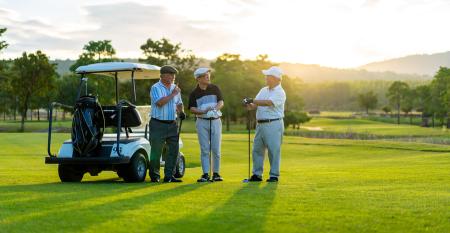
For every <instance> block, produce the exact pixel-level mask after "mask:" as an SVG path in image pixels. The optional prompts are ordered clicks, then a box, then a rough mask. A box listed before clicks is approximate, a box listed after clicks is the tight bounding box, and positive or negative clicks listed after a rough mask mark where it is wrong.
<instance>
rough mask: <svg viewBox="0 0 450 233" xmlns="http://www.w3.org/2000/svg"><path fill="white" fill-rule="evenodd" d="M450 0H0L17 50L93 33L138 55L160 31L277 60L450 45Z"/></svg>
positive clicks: (361, 59) (55, 53)
mask: <svg viewBox="0 0 450 233" xmlns="http://www.w3.org/2000/svg"><path fill="white" fill-rule="evenodd" d="M449 12H450V1H449V0H316V1H311V0H308V1H303V0H298V1H289V0H277V1H262V0H245V1H244V0H165V1H120V0H96V1H88V0H78V1H69V0H41V1H37V0H36V1H31V0H0V27H7V28H8V31H7V32H6V34H5V36H4V39H5V40H6V41H7V42H8V43H9V44H10V46H9V47H8V48H7V49H6V50H5V51H3V53H2V54H0V56H2V57H4V58H14V57H17V56H19V55H20V54H21V53H22V52H23V51H27V52H34V51H35V50H37V49H41V50H42V51H44V52H45V53H46V54H47V55H49V56H50V58H51V59H56V58H60V59H65V58H72V59H76V58H77V57H78V55H79V54H80V53H81V51H82V47H83V45H84V44H86V43H87V42H88V41H89V40H104V39H109V40H112V45H113V46H114V47H115V48H116V51H117V56H118V57H131V58H137V57H142V53H141V50H140V49H139V47H140V45H142V44H143V43H144V42H145V41H146V40H147V39H148V38H152V39H160V38H162V37H166V38H168V39H170V40H171V41H172V42H180V43H181V44H182V47H183V48H186V49H191V50H192V51H193V52H194V53H195V54H196V55H198V56H202V57H205V58H210V59H211V58H215V57H217V56H218V55H220V54H222V53H225V52H227V53H239V54H241V55H242V57H244V58H254V57H255V56H256V55H258V54H268V55H269V58H270V59H271V60H273V61H277V62H282V61H286V62H295V63H305V64H320V65H323V66H331V67H342V68H345V67H356V66H360V65H363V64H366V63H369V62H373V61H380V60H384V59H389V58H395V57H401V56H406V55H411V54H424V53H438V52H445V51H449V50H450V30H448V27H449V25H448V23H449V22H450V15H449Z"/></svg>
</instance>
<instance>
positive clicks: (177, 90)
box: [172, 85, 181, 96]
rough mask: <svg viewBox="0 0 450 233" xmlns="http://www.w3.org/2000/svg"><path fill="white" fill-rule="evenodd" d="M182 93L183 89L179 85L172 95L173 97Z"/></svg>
mask: <svg viewBox="0 0 450 233" xmlns="http://www.w3.org/2000/svg"><path fill="white" fill-rule="evenodd" d="M180 92H181V89H180V88H179V87H178V85H177V86H175V88H174V89H173V90H172V95H173V96H176V95H178V93H180Z"/></svg>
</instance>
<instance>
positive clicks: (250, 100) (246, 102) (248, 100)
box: [242, 97, 253, 104]
mask: <svg viewBox="0 0 450 233" xmlns="http://www.w3.org/2000/svg"><path fill="white" fill-rule="evenodd" d="M242 103H243V104H251V103H253V99H252V98H249V97H245V98H244V99H243V100H242Z"/></svg>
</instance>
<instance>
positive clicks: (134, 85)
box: [131, 70, 136, 104]
mask: <svg viewBox="0 0 450 233" xmlns="http://www.w3.org/2000/svg"><path fill="white" fill-rule="evenodd" d="M131 85H133V93H132V94H133V104H136V81H135V80H134V70H133V71H131Z"/></svg>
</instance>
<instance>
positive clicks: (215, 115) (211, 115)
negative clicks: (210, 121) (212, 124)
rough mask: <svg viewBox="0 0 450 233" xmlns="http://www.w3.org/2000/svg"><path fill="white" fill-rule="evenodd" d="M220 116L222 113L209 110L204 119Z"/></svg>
mask: <svg viewBox="0 0 450 233" xmlns="http://www.w3.org/2000/svg"><path fill="white" fill-rule="evenodd" d="M221 116H222V112H221V111H220V110H215V109H214V110H209V111H208V112H207V113H206V118H219V117H221Z"/></svg>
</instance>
